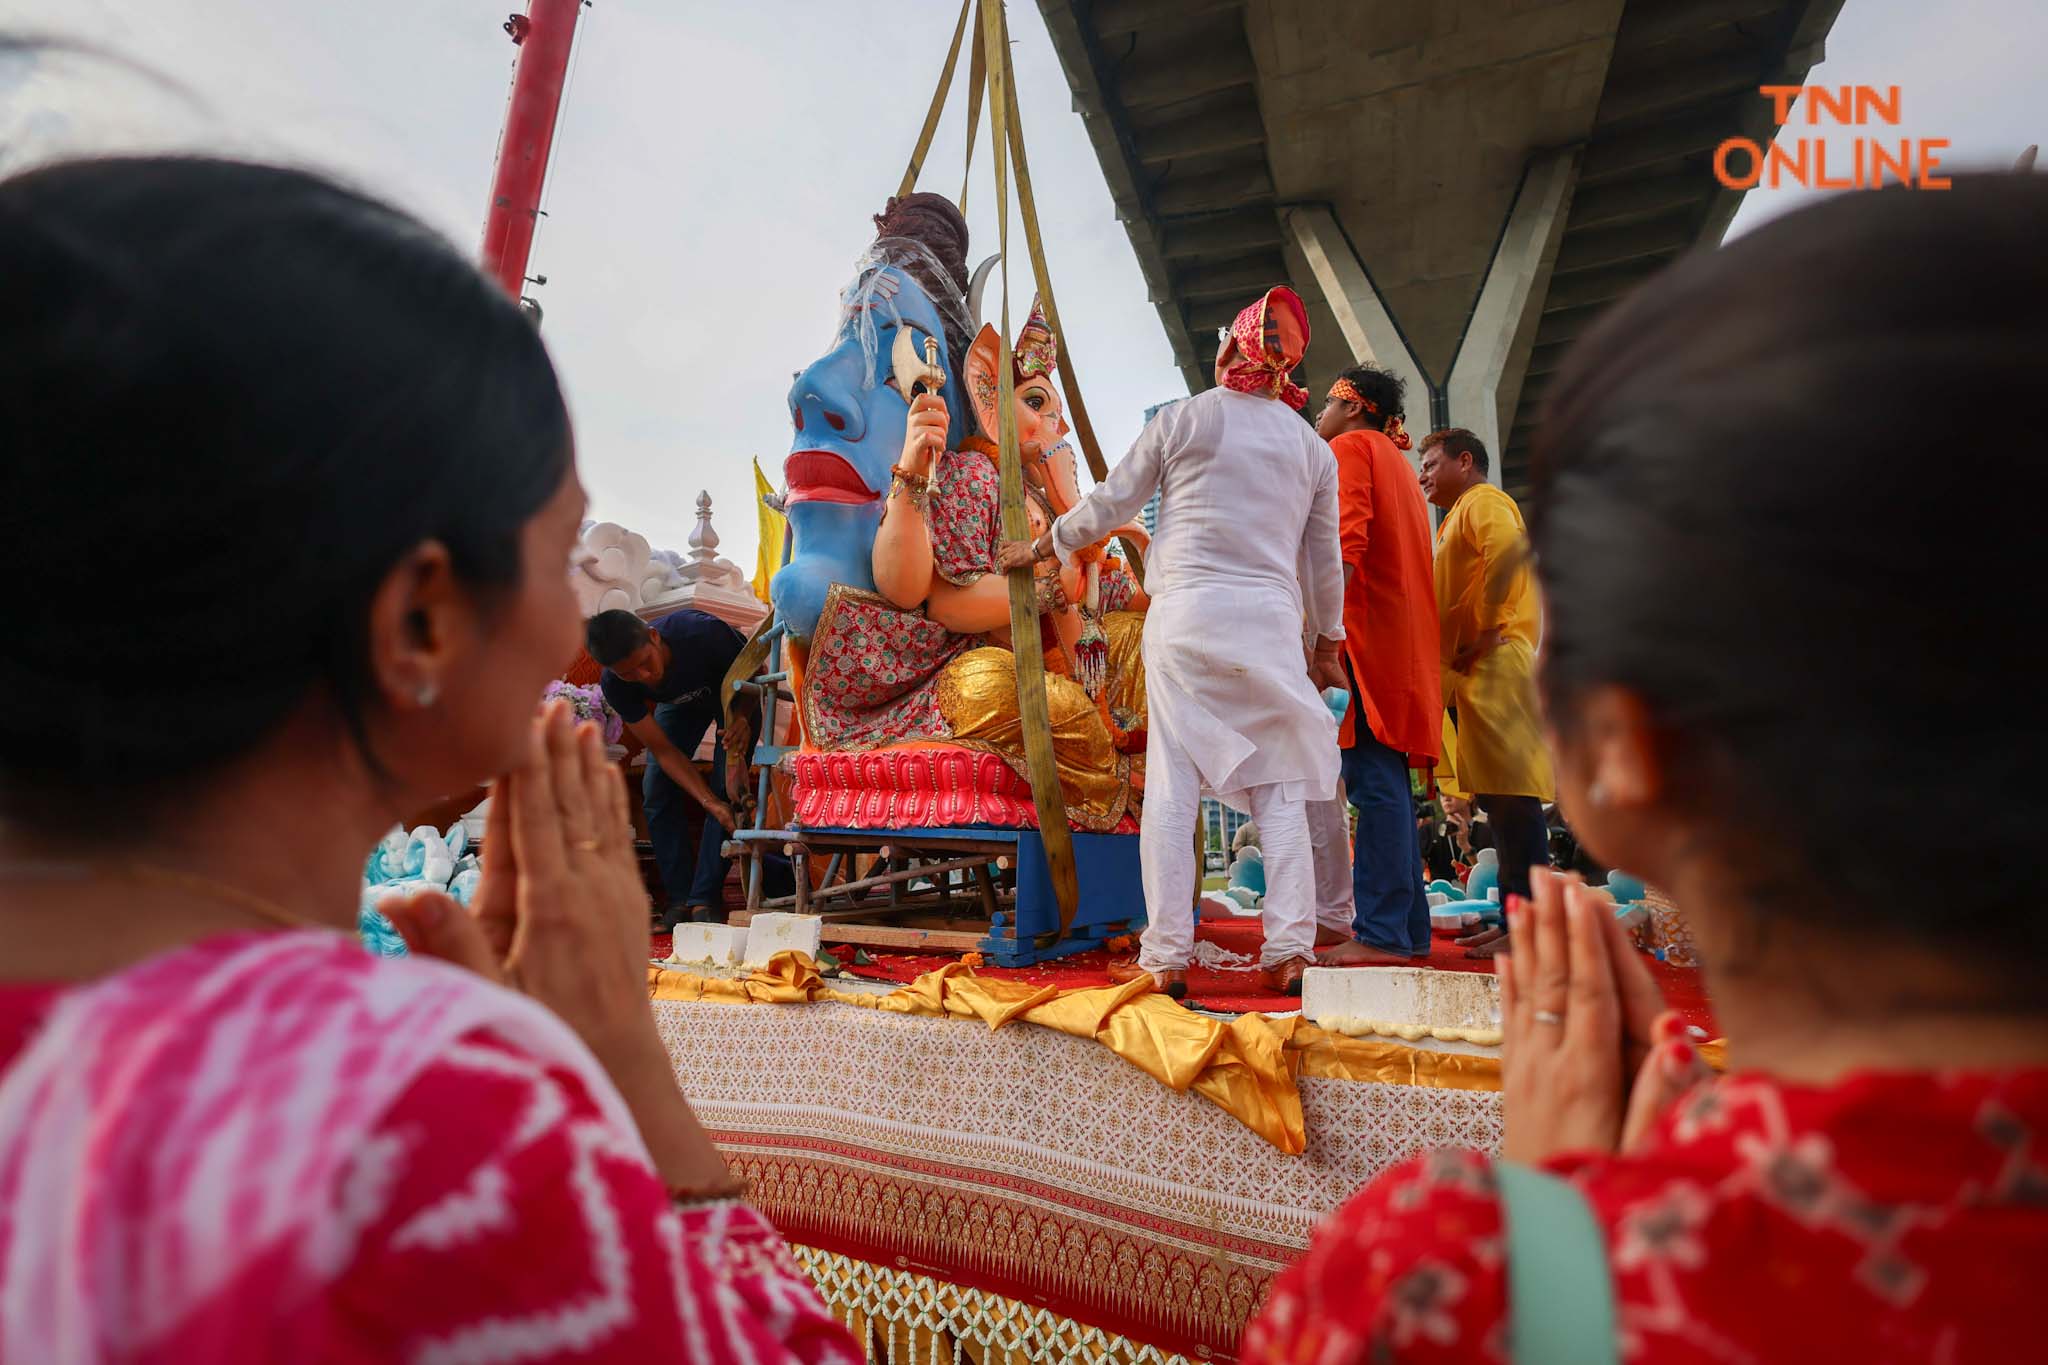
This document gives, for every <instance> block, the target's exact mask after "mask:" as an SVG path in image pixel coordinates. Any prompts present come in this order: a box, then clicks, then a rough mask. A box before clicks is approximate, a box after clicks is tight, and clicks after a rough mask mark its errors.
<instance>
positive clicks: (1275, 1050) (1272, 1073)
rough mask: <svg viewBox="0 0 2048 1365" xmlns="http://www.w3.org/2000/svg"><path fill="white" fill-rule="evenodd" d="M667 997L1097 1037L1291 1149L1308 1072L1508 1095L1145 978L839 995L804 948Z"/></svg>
mask: <svg viewBox="0 0 2048 1365" xmlns="http://www.w3.org/2000/svg"><path fill="white" fill-rule="evenodd" d="M647 987H648V992H649V994H650V995H652V996H653V998H654V999H656V1000H681V1001H704V1002H710V1003H714V1004H732V1005H745V1004H757V1005H788V1004H799V1003H802V1002H805V1001H812V1000H830V1001H835V1002H837V1003H839V1004H843V1005H858V1006H861V1007H862V1008H865V1009H878V1010H888V1011H890V1012H892V1013H896V1014H917V1015H929V1016H945V1017H950V1018H955V1019H972V1020H978V1021H980V1022H982V1023H985V1024H987V1025H988V1026H989V1028H991V1029H997V1028H1001V1027H1003V1026H1004V1025H1005V1024H1010V1023H1014V1022H1016V1021H1018V1020H1022V1021H1023V1022H1025V1023H1029V1024H1038V1025H1040V1026H1042V1027H1045V1028H1053V1029H1058V1030H1059V1031H1060V1032H1062V1033H1067V1034H1072V1035H1073V1036H1074V1037H1076V1038H1093V1039H1095V1040H1096V1041H1097V1042H1099V1043H1101V1044H1102V1045H1103V1046H1104V1047H1106V1048H1108V1049H1109V1050H1110V1051H1112V1052H1114V1053H1115V1054H1116V1055H1117V1056H1119V1057H1121V1058H1123V1059H1124V1060H1125V1061H1127V1062H1129V1063H1130V1064H1131V1065H1133V1066H1135V1067H1137V1068H1138V1069H1139V1070H1141V1071H1143V1072H1145V1073H1146V1074H1147V1075H1149V1076H1151V1077H1153V1078H1154V1079H1155V1080H1158V1081H1160V1082H1161V1083H1162V1084H1165V1085H1167V1086H1170V1087H1171V1088H1173V1089H1175V1090H1180V1091H1191V1092H1193V1093H1194V1094H1197V1095H1200V1096H1202V1098H1204V1099H1206V1100H1209V1101H1210V1102H1211V1103H1213V1104H1216V1105H1217V1106H1219V1107H1220V1108H1222V1109H1223V1110H1224V1111H1225V1112H1227V1113H1228V1114H1230V1115H1231V1116H1232V1117H1233V1118H1235V1119H1237V1120H1238V1122H1240V1123H1242V1124H1244V1126H1245V1127H1247V1128H1249V1129H1251V1130H1252V1131H1253V1132H1255V1133H1257V1134H1258V1135H1259V1136H1260V1137H1262V1138H1264V1139H1265V1140H1266V1141H1268V1142H1270V1143H1272V1144H1273V1145H1274V1146H1275V1147H1277V1148H1279V1149H1280V1150H1281V1151H1283V1152H1287V1153H1289V1154H1290V1155H1299V1154H1300V1153H1301V1152H1302V1151H1303V1150H1304V1149H1305V1147H1306V1145H1307V1140H1306V1139H1307V1135H1306V1133H1305V1132H1304V1130H1303V1125H1302V1115H1301V1093H1300V1091H1299V1090H1298V1089H1297V1088H1296V1086H1295V1080H1296V1078H1297V1077H1299V1076H1311V1077H1318V1078H1323V1079H1330V1080H1346V1081H1376V1082H1382V1083H1387V1084H1395V1085H1434V1086H1444V1087H1448V1088H1450V1089H1454V1090H1498V1089H1499V1088H1500V1062H1499V1061H1498V1060H1496V1059H1494V1058H1492V1057H1476V1056H1471V1055H1468V1054H1464V1053H1452V1052H1430V1051H1425V1050H1423V1049H1420V1048H1411V1047H1403V1046H1401V1045H1399V1044H1396V1043H1382V1042H1371V1041H1364V1040H1360V1039H1355V1038H1345V1037H1342V1036H1340V1035H1337V1034H1333V1033H1328V1032H1325V1031H1324V1030H1322V1029H1319V1028H1317V1027H1315V1026H1314V1025H1313V1024H1309V1023H1305V1022H1303V1021H1302V1020H1301V1019H1300V1018H1299V1017H1294V1018H1288V1019H1268V1018H1266V1017H1265V1016H1264V1015H1262V1014H1244V1015H1239V1016H1238V1017H1237V1018H1235V1019H1229V1020H1224V1019H1217V1018H1213V1017H1211V1016H1209V1015H1206V1014H1197V1013H1195V1012H1194V1011H1192V1010H1186V1009H1182V1008H1181V1007H1180V1006H1179V1005H1177V1004H1175V1003H1174V1002H1173V1001H1172V1000H1169V999H1168V998H1167V997H1165V996H1163V995H1160V994H1158V993H1157V992H1155V991H1152V990H1150V989H1149V988H1148V987H1149V983H1147V982H1145V981H1143V980H1139V981H1132V982H1126V983H1123V984H1120V985H1109V986H1083V987H1079V988H1075V989H1070V990H1062V989H1060V988H1058V987H1056V986H1034V985H1031V984H1030V983H1028V982H1024V981H1013V980H1008V979H1004V978H997V977H984V976H977V975H975V974H974V971H973V969H972V968H969V967H967V966H965V965H963V964H961V963H957V962H953V963H948V964H946V965H945V966H943V967H941V968H939V969H938V970H937V971H935V972H927V973H926V974H925V975H923V976H921V977H919V978H917V980H915V981H913V982H911V983H910V984H909V985H907V986H904V987H902V988H901V989H899V990H895V991H892V992H890V993H889V994H887V995H871V994H866V993H862V992H852V991H840V990H834V989H833V988H831V987H830V986H827V985H826V984H825V983H824V981H823V979H822V978H821V977H820V976H819V975H818V969H817V966H816V964H815V963H813V962H812V961H811V959H810V958H808V957H806V956H804V955H803V954H801V953H777V954H776V955H775V957H774V959H773V960H772V961H770V962H769V964H768V965H767V966H766V967H764V968H761V969H760V970H759V971H756V972H755V973H754V974H753V975H751V976H749V977H746V978H745V979H743V980H724V979H720V978H713V977H701V976H692V975H690V974H689V973H686V972H679V971H672V970H670V969H668V968H665V967H659V966H656V967H651V968H650V969H649V970H648V974H647Z"/></svg>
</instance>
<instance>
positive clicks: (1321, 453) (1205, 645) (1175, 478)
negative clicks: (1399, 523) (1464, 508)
mask: <svg viewBox="0 0 2048 1365" xmlns="http://www.w3.org/2000/svg"><path fill="white" fill-rule="evenodd" d="M1154 492H1157V493H1158V494H1159V495H1160V499H1159V529H1158V531H1157V533H1156V534H1155V535H1154V536H1153V538H1152V546H1151V549H1150V550H1149V551H1148V552H1147V553H1146V555H1145V590H1146V591H1147V592H1148V593H1150V594H1151V597H1152V605H1151V607H1150V608H1149V610H1148V611H1147V614H1146V618H1145V691H1146V703H1147V707H1148V709H1149V711H1150V713H1151V716H1150V723H1151V724H1152V726H1153V727H1155V728H1157V727H1159V726H1161V725H1162V724H1164V725H1165V726H1167V727H1168V728H1170V729H1171V731H1172V733H1173V734H1174V736H1175V737H1176V738H1177V739H1178V740H1179V742H1180V744H1181V745H1182V747H1183V748H1185V749H1186V751H1187V753H1188V755H1189V756H1190V757H1191V758H1192V759H1193V760H1194V763H1195V766H1196V767H1197V768H1198V769H1199V770H1200V772H1201V777H1202V785H1203V787H1204V788H1206V789H1207V790H1208V791H1209V792H1211V793H1213V794H1214V795H1216V796H1218V797H1220V798H1221V799H1223V800H1224V801H1226V802H1228V803H1229V804H1231V805H1233V806H1236V807H1238V808H1239V809H1241V810H1248V809H1250V801H1249V797H1248V795H1247V793H1249V791H1250V790H1251V789H1252V788H1254V787H1263V786H1275V785H1277V786H1279V787H1280V788H1281V789H1282V793H1283V794H1284V795H1285V796H1287V797H1289V798H1290V799H1295V800H1302V801H1319V800H1327V799H1329V798H1330V797H1331V796H1332V795H1333V794H1334V793H1335V791H1336V789H1337V766H1338V765H1337V725H1336V721H1335V720H1333V719H1332V718H1331V716H1330V710H1329V708H1328V707H1327V706H1325V705H1324V704H1323V699H1322V697H1321V696H1320V695H1319V694H1318V693H1317V691H1316V688H1315V685H1314V684H1313V683H1311V682H1310V681H1309V679H1308V673H1307V670H1306V668H1305V667H1304V666H1303V661H1302V650H1301V642H1302V633H1303V625H1304V622H1305V623H1306V625H1307V627H1308V629H1309V630H1310V631H1312V632H1314V633H1315V634H1318V635H1321V636H1324V637H1325V638H1329V639H1338V638H1341V637H1342V636H1343V634H1344V570H1343V563H1342V560H1341V559H1340V557H1339V550H1338V544H1337V460H1336V456H1334V455H1332V454H1331V453H1330V447H1329V446H1328V445H1327V444H1325V443H1324V441H1323V439H1322V438H1321V437H1320V436H1318V435H1316V433H1315V428H1313V427H1311V426H1310V425H1309V424H1308V423H1306V422H1304V421H1302V419H1301V417H1300V416H1299V415H1298V414H1296V413H1295V412H1294V411H1293V410H1292V409H1290V408H1288V407H1286V406H1285V405H1283V404H1281V403H1279V402H1276V401H1274V400H1273V399H1270V398H1259V397H1255V396H1253V395H1251V394H1243V393H1238V392H1235V391H1234V390H1231V389H1223V388H1216V389H1210V390H1209V391H1208V392H1206V393H1202V394H1198V395H1196V396H1195V397H1193V398H1190V399H1188V400H1187V401H1186V402H1184V403H1179V404H1176V405H1175V406H1174V407H1172V408H1170V409H1168V410H1167V411H1165V412H1162V413H1160V414H1159V416H1157V417H1155V418H1154V419H1153V420H1152V421H1151V423H1150V424H1149V425H1147V426H1146V428H1145V430H1144V432H1143V433H1142V434H1141V435H1140V436H1139V437H1138V440H1137V444H1135V445H1133V446H1132V447H1131V452H1130V454H1129V455H1127V456H1125V457H1124V459H1123V461H1122V463H1120V464H1118V465H1117V467H1116V468H1115V469H1112V470H1111V471H1110V473H1109V478H1108V479H1107V480H1105V481H1104V482H1103V483H1101V484H1099V485H1097V486H1096V487H1095V488H1094V489H1093V490H1092V491H1091V492H1090V493H1089V494H1088V496H1087V497H1086V498H1085V499H1084V500H1083V501H1082V502H1081V505H1080V506H1078V507H1076V508H1075V509H1074V510H1073V511H1071V512H1069V513H1067V514H1066V515H1065V516H1063V517H1061V518H1060V519H1059V520H1058V521H1057V522H1055V523H1054V525H1053V548H1054V550H1055V551H1056V552H1058V554H1059V556H1060V559H1061V561H1062V562H1066V561H1068V560H1070V559H1071V558H1072V556H1073V553H1074V551H1075V550H1077V549H1079V548H1080V547H1081V546H1083V545H1087V544H1090V543H1092V542H1094V541H1097V540H1100V539H1102V538H1103V537H1104V536H1107V535H1109V534H1111V533H1112V532H1113V531H1115V529H1116V528H1117V527H1118V526H1121V525H1123V524H1124V523H1125V522H1127V521H1129V520H1130V519H1131V518H1132V517H1134V516H1136V515H1137V513H1138V511H1139V509H1141V508H1142V507H1144V505H1145V503H1146V502H1147V501H1149V500H1150V499H1151V497H1152V494H1153V493H1154Z"/></svg>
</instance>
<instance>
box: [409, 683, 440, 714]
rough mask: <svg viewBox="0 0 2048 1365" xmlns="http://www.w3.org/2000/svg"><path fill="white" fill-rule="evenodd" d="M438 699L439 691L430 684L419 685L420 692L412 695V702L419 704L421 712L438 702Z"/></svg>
mask: <svg viewBox="0 0 2048 1365" xmlns="http://www.w3.org/2000/svg"><path fill="white" fill-rule="evenodd" d="M440 699H441V693H440V690H439V689H438V688H436V687H435V686H434V685H433V684H432V683H430V682H424V683H421V684H420V690H419V691H417V692H415V693H413V700H414V701H416V702H418V703H419V706H420V709H421V710H422V711H424V710H426V709H427V708H428V707H429V706H432V705H433V704H434V703H435V702H437V701H439V700H440Z"/></svg>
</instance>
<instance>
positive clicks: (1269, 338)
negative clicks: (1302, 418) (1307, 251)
mask: <svg viewBox="0 0 2048 1365" xmlns="http://www.w3.org/2000/svg"><path fill="white" fill-rule="evenodd" d="M1230 340H1231V342H1232V344H1233V345H1234V346H1235V348H1236V353H1235V354H1234V355H1233V356H1232V357H1231V361H1230V364H1229V365H1228V366H1226V367H1225V368H1224V371H1223V387H1224V388H1226V389H1235V390H1236V391H1237V392H1239V393H1255V394H1258V395H1259V396H1261V397H1263V398H1277V399H1279V400H1280V401H1281V402H1283V403H1285V404H1286V405H1287V406H1288V407H1290V408H1301V407H1305V406H1307V404H1308V390H1307V389H1304V388H1303V387H1302V386H1301V385H1299V384H1296V383H1293V382H1292V381H1290V380H1289V379H1288V377H1287V376H1288V374H1289V373H1290V372H1291V371H1292V370H1293V369H1294V367H1295V366H1296V365H1299V364H1300V363H1301V357H1302V356H1303V355H1304V354H1305V353H1306V352H1307V351H1308V309H1306V308H1304V307H1303V306H1302V302H1301V295H1299V294H1297V293H1295V292H1294V291H1293V290H1292V289H1289V288H1288V287H1287V286H1286V285H1284V284H1282V285H1275V286H1274V287H1273V288H1271V289H1268V290H1267V291H1266V292H1265V294H1264V295H1263V296H1262V297H1261V298H1260V299H1259V301H1258V302H1257V303H1255V304H1252V305H1251V306H1250V307H1249V308H1246V309H1245V310H1244V311H1243V312H1241V313H1239V314H1238V315H1237V321H1235V322H1233V323H1231V324H1230Z"/></svg>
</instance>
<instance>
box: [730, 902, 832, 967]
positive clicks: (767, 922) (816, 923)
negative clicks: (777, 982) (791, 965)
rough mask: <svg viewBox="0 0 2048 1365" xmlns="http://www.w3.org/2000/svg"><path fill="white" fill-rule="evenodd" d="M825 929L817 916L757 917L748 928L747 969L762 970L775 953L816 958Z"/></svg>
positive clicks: (823, 923) (774, 915) (767, 915)
mask: <svg viewBox="0 0 2048 1365" xmlns="http://www.w3.org/2000/svg"><path fill="white" fill-rule="evenodd" d="M824 926H825V922H824V921H823V920H821V919H819V918H818V917H817V916H816V915H790V914H766V915H756V916H754V922H753V923H752V924H751V925H749V926H747V962H746V965H747V966H749V967H765V966H767V965H768V959H769V958H771V957H774V956H775V955H776V954H777V953H804V954H806V955H808V956H810V957H813V958H815V957H816V956H817V955H818V947H819V944H820V943H821V942H822V941H823V939H822V935H823V932H824Z"/></svg>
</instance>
